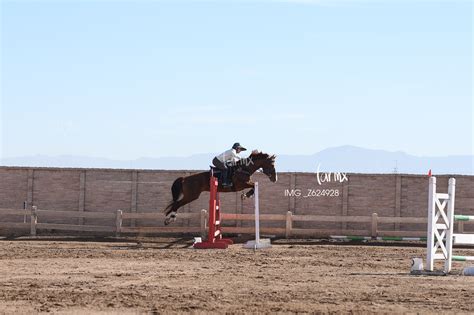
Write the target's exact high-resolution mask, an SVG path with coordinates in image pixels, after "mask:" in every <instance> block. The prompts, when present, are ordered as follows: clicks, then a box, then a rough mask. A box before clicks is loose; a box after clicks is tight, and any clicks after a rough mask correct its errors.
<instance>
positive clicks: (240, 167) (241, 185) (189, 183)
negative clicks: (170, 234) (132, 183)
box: [163, 150, 277, 225]
mask: <svg viewBox="0 0 474 315" xmlns="http://www.w3.org/2000/svg"><path fill="white" fill-rule="evenodd" d="M275 159H276V155H269V154H267V153H263V152H259V151H256V150H254V151H252V153H251V154H250V155H249V157H247V158H243V159H241V160H239V161H237V162H235V163H234V165H233V166H231V167H232V168H233V170H234V172H233V175H232V186H230V187H222V185H221V184H220V183H219V185H218V187H217V191H218V192H224V193H226V192H237V191H241V190H244V189H247V188H250V190H249V191H248V192H246V193H244V192H243V193H242V195H241V198H242V200H243V199H245V198H250V197H252V196H253V194H254V188H255V184H254V183H253V182H252V181H251V179H250V176H252V174H253V173H255V172H256V171H257V170H260V169H261V170H262V172H263V174H265V175H267V176H268V178H269V179H270V181H271V182H276V181H277V173H276V171H275ZM210 176H211V172H210V171H208V172H201V173H196V174H193V175H189V176H184V177H179V178H177V179H176V180H175V181H174V182H173V185H172V186H171V194H172V197H173V201H171V203H170V204H169V205H168V206H167V207H166V208H165V209H164V211H163V212H164V213H165V216H166V219H165V225H168V224H170V223H171V222H174V221H176V214H177V211H178V209H179V208H181V207H182V206H184V205H187V204H188V203H190V202H192V201H194V200H196V199H198V198H199V196H200V195H201V193H202V192H203V191H209V189H210V187H209V182H210ZM181 196H182V198H181V199H179V198H180V197H181Z"/></svg>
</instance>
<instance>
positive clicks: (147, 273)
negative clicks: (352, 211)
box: [0, 238, 474, 314]
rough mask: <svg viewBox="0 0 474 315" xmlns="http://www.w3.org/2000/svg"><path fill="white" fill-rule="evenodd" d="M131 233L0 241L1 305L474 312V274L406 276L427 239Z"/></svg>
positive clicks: (80, 309) (16, 309)
mask: <svg viewBox="0 0 474 315" xmlns="http://www.w3.org/2000/svg"><path fill="white" fill-rule="evenodd" d="M137 240H138V239H122V240H119V241H110V242H107V241H105V242H93V241H87V242H84V241H77V240H76V241H65V240H3V241H0V313H18V314H20V313H21V314H23V313H30V312H57V313H74V314H77V313H102V314H112V313H117V312H120V313H137V312H138V313H140V312H144V313H145V312H155V313H185V312H192V313H203V314H204V313H226V312H227V313H255V312H260V313H274V312H281V313H293V312H301V313H352V314H367V313H380V312H385V313H404V312H411V313H413V312H419V313H434V312H442V313H447V312H453V313H454V312H457V313H459V312H462V313H469V312H470V313H472V312H474V302H473V300H472V298H473V297H474V278H473V277H462V276H449V277H421V276H418V277H415V276H409V275H408V270H409V266H410V257H416V256H418V257H421V256H423V255H424V248H423V247H413V246H412V247H401V246H398V245H397V246H393V244H391V245H392V246H368V245H340V244H338V245H333V244H327V243H326V244H324V243H318V242H312V244H306V243H304V242H300V243H298V244H289V243H286V244H285V243H283V244H281V245H275V246H274V247H273V248H272V249H269V250H262V251H258V252H254V251H252V250H246V249H243V248H242V246H241V245H233V246H231V247H230V248H229V249H228V250H193V249H190V248H189V245H190V244H189V243H183V242H176V241H174V240H172V239H157V238H153V239H150V238H147V239H141V242H137ZM457 252H459V253H464V254H467V253H468V250H458V251H457ZM461 266H462V265H459V264H456V265H455V269H457V270H460V268H461Z"/></svg>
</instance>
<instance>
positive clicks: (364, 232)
mask: <svg viewBox="0 0 474 315" xmlns="http://www.w3.org/2000/svg"><path fill="white" fill-rule="evenodd" d="M4 215H10V216H19V217H23V222H18V221H16V222H0V231H1V230H2V229H4V230H5V229H6V230H9V231H12V230H21V231H28V230H29V233H30V235H32V236H35V235H36V234H37V231H38V230H46V231H52V230H56V231H66V232H96V233H97V234H110V235H120V234H179V233H181V234H194V235H199V234H200V235H206V229H207V210H202V211H201V212H200V213H180V214H179V216H178V220H187V219H191V220H193V221H196V222H200V225H199V226H191V227H189V226H188V227H129V226H124V225H123V220H127V219H140V220H162V219H163V214H162V213H124V212H123V211H122V210H117V211H116V212H115V213H110V212H79V211H77V212H76V211H57V210H43V209H37V208H36V207H34V206H33V207H32V208H31V209H26V210H25V209H21V210H19V209H0V216H4ZM48 218H54V219H58V218H93V219H106V220H110V225H87V224H86V225H75V224H59V223H47V222H46V221H47V219H48ZM254 219H255V217H254V215H253V214H233V213H223V214H222V220H223V222H224V224H225V222H226V221H237V222H239V221H240V222H243V221H254ZM260 222H281V227H265V226H262V227H261V228H260V231H261V233H262V234H267V235H274V236H277V237H286V238H292V237H304V238H324V237H329V236H330V235H348V236H349V235H350V236H367V237H372V238H376V237H387V236H388V237H426V230H422V231H393V230H382V229H380V228H379V225H380V224H427V218H420V217H380V216H378V214H377V213H373V214H372V215H371V216H326V215H295V214H292V213H291V212H290V211H288V212H287V213H286V214H261V215H260ZM295 222H317V223H340V222H346V223H362V224H364V225H366V227H367V228H365V229H357V230H348V229H315V228H295V227H294V223H295ZM465 224H474V222H458V225H457V230H458V232H460V233H462V232H463V231H464V225H465ZM222 231H223V233H225V234H253V233H254V232H255V228H254V227H253V226H251V227H250V226H249V227H242V226H225V225H224V226H223V227H222ZM0 234H1V233H0Z"/></svg>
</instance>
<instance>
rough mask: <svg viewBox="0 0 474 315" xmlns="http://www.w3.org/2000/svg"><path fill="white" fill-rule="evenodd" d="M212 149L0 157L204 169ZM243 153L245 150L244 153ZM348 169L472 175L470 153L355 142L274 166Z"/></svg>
mask: <svg viewBox="0 0 474 315" xmlns="http://www.w3.org/2000/svg"><path fill="white" fill-rule="evenodd" d="M214 156H215V154H214V153H203V154H196V155H191V156H188V157H160V158H139V159H136V160H131V161H119V160H111V159H104V158H92V157H85V156H71V155H61V156H54V157H51V156H45V155H36V156H27V157H17V158H6V159H1V160H0V165H3V166H36V167H85V168H131V169H169V170H181V169H186V170H199V169H201V170H202V169H207V168H208V166H209V164H210V163H211V160H212V158H213V157H214ZM243 156H245V154H244V155H243ZM318 166H319V170H320V171H327V172H328V171H331V172H351V173H393V172H395V171H396V172H398V173H408V174H426V173H427V172H428V170H429V169H431V170H432V171H433V173H434V174H465V175H474V156H473V155H453V156H443V157H423V156H422V157H419V156H414V155H409V154H406V153H404V152H401V151H397V152H390V151H383V150H371V149H365V148H360V147H354V146H340V147H334V148H328V149H325V150H323V151H321V152H318V153H316V154H312V155H285V154H282V155H278V157H277V169H278V171H280V172H285V171H290V172H316V171H317V170H318Z"/></svg>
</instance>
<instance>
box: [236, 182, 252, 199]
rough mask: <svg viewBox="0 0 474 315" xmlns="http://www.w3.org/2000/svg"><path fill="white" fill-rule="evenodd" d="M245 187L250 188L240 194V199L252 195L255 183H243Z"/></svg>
mask: <svg viewBox="0 0 474 315" xmlns="http://www.w3.org/2000/svg"><path fill="white" fill-rule="evenodd" d="M245 188H251V189H250V190H249V191H247V192H243V193H242V195H240V198H241V199H242V200H244V199H247V198H251V197H253V195H254V193H255V184H254V183H252V182H248V183H245V187H244V189H245Z"/></svg>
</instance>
